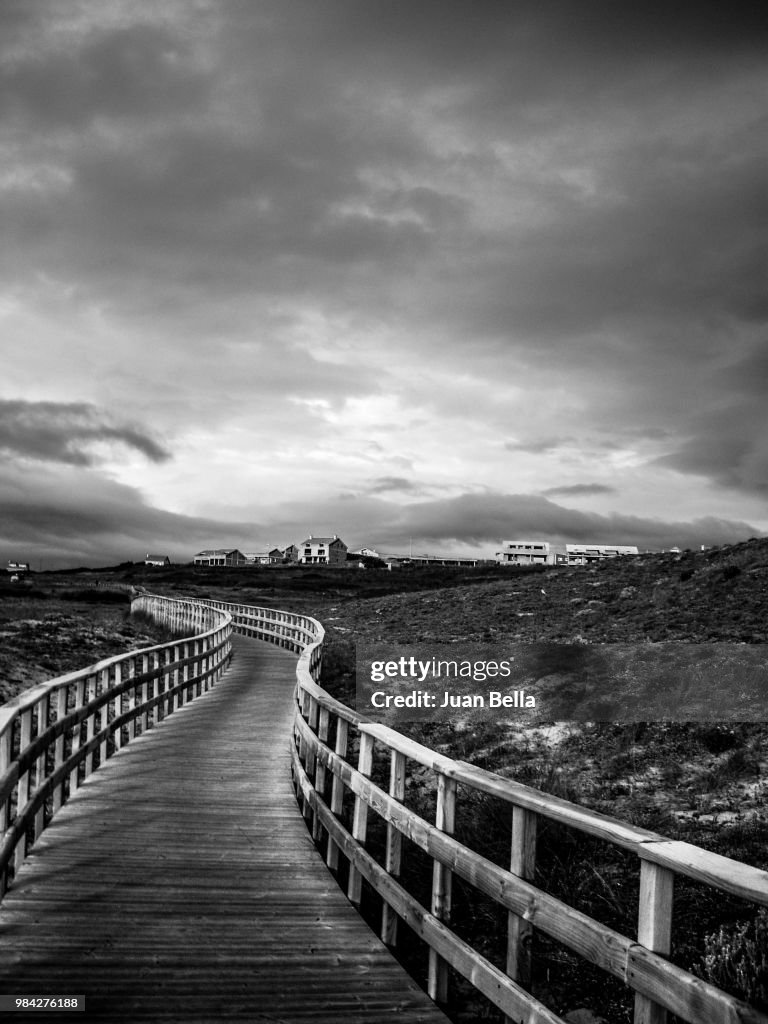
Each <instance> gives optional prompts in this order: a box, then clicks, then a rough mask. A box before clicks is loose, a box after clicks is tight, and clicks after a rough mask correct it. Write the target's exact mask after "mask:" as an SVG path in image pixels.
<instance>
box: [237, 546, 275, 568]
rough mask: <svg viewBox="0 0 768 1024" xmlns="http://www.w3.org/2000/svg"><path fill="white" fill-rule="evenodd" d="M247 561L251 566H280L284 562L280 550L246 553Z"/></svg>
mask: <svg viewBox="0 0 768 1024" xmlns="http://www.w3.org/2000/svg"><path fill="white" fill-rule="evenodd" d="M243 553H244V555H245V560H246V562H247V563H248V564H249V565H278V564H279V563H280V562H282V560H283V552H282V551H281V550H280V548H272V549H271V551H245V552H243Z"/></svg>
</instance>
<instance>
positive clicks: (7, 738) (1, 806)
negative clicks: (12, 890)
mask: <svg viewBox="0 0 768 1024" xmlns="http://www.w3.org/2000/svg"><path fill="white" fill-rule="evenodd" d="M11 730H12V726H11V725H10V724H9V725H8V727H7V728H6V729H4V730H3V731H2V732H0V778H2V776H3V775H4V774H5V773H6V772H7V771H8V768H9V767H10V764H11ZM10 803H11V798H10V796H9V797H8V799H7V800H3V801H2V802H0V836H1V835H3V834H4V833H5V830H6V829H7V828H8V818H9V809H10ZM7 888H8V879H7V872H6V871H4V870H0V898H2V897H3V896H4V895H5V891H6V889H7Z"/></svg>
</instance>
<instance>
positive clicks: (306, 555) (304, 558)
mask: <svg viewBox="0 0 768 1024" xmlns="http://www.w3.org/2000/svg"><path fill="white" fill-rule="evenodd" d="M346 561H347V545H346V544H345V543H344V541H343V540H341V538H340V537H337V536H336V534H334V535H333V536H332V537H313V536H312V534H311V533H310V535H309V537H308V538H307V539H306V540H305V541H304V542H303V543H302V544H299V562H301V563H302V565H344V564H345V563H346Z"/></svg>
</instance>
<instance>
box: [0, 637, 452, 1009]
mask: <svg viewBox="0 0 768 1024" xmlns="http://www.w3.org/2000/svg"><path fill="white" fill-rule="evenodd" d="M234 646H235V655H234V659H233V663H232V667H231V668H230V669H229V671H228V672H227V673H226V674H225V676H224V677H223V679H222V680H221V681H220V682H219V683H218V684H217V685H216V687H215V688H214V689H213V690H212V691H211V692H209V693H208V694H206V695H204V696H203V697H201V698H200V699H199V700H197V701H194V702H193V703H191V704H188V705H187V706H185V707H184V708H181V709H180V710H179V711H177V712H176V713H174V714H173V715H172V716H171V717H170V718H169V719H168V720H167V721H166V722H163V723H162V724H161V725H160V726H159V727H158V728H157V729H155V730H152V731H151V732H150V733H148V734H147V735H146V736H142V737H140V738H138V739H137V740H134V741H132V742H131V743H130V744H129V745H128V746H126V747H125V748H124V749H123V750H121V752H120V754H119V756H116V757H114V758H112V759H111V760H110V761H109V762H108V763H107V764H106V765H105V766H104V767H103V768H101V769H99V771H97V772H96V773H95V774H94V775H92V776H91V777H90V778H89V779H88V780H87V781H86V782H85V783H84V784H83V785H81V787H80V788H79V790H78V792H77V793H76V794H75V796H74V797H73V798H72V800H71V801H70V802H69V803H68V804H67V806H66V807H65V808H64V809H63V810H62V811H61V812H59V814H58V815H57V816H56V817H55V819H54V820H53V822H52V823H51V825H50V827H49V828H48V829H47V830H46V831H45V832H44V833H43V835H42V836H41V838H40V839H39V840H38V842H37V843H36V845H35V848H34V850H33V852H32V854H31V855H30V857H29V859H28V860H27V861H26V862H25V863H24V865H23V866H22V868H21V871H20V874H19V877H18V878H17V879H16V881H15V883H14V885H13V887H12V889H11V891H10V892H9V893H8V895H7V896H6V898H5V901H4V902H3V904H2V906H0V994H11V993H19V994H21V993H38V994H42V993H45V992H48V993H52V992H53V991H54V990H55V991H56V993H57V994H66V993H84V994H85V996H86V1006H87V1012H86V1019H87V1020H109V1021H115V1022H119V1021H126V1022H128V1021H131V1022H133V1021H137V1020H143V1021H185V1022H192V1021H194V1022H203V1021H210V1022H216V1021H225V1020H236V1019H239V1020H248V1021H252V1022H254V1024H259V1022H273V1024H288V1022H293V1021H296V1022H298V1021H329V1022H330V1021H334V1022H344V1021H348V1022H350V1024H351V1022H361V1024H362V1022H364V1021H385V1020H389V1019H393V1020H397V1021H400V1022H402V1024H416V1022H423V1024H445V1021H446V1018H445V1017H444V1015H443V1014H442V1013H441V1012H440V1011H439V1010H438V1009H437V1007H436V1006H435V1005H434V1004H433V1003H432V1002H431V1001H430V1000H429V999H428V998H427V996H426V995H425V994H424V993H423V992H422V991H421V990H420V989H419V988H418V986H417V985H416V984H415V983H414V982H413V981H412V980H411V979H410V978H409V977H408V975H407V974H406V973H405V972H404V971H403V970H402V969H401V968H400V967H399V965H398V964H397V963H396V961H395V960H394V959H393V957H392V956H391V954H390V953H389V951H388V950H387V949H386V947H385V946H383V945H382V944H381V943H380V942H379V941H378V940H377V939H376V937H375V936H374V935H373V933H372V932H371V931H370V930H369V929H368V928H367V926H366V925H365V924H364V923H363V922H362V921H361V919H360V918H359V916H358V914H357V913H356V911H355V909H354V908H353V907H352V906H351V905H350V904H349V903H348V902H347V900H346V899H345V897H344V896H343V894H342V893H341V891H340V890H339V889H338V887H337V885H336V883H335V881H334V880H333V879H332V878H331V876H330V875H329V874H328V872H327V870H326V868H325V866H324V865H323V863H322V861H321V859H320V857H319V856H318V854H317V852H316V850H315V849H314V847H313V844H312V841H311V839H310V836H309V834H308V833H307V829H306V825H305V823H304V821H303V819H302V817H301V814H300V812H299V810H298V808H297V805H296V802H295V800H294V796H293V790H292V786H291V782H290V773H289V764H290V757H289V736H290V732H291V720H292V706H291V699H290V694H291V691H292V685H293V679H294V670H295V655H292V654H289V653H287V652H285V651H282V650H280V649H277V648H274V647H271V646H270V645H267V644H264V643H262V642H259V641H255V640H246V639H244V638H240V637H236V638H234ZM16 1016H18V1019H20V1020H21V1019H27V1015H26V1014H24V1015H23V1017H22V1015H21V1014H18V1015H16V1014H8V1015H7V1019H9V1020H11V1019H14V1018H15V1017H16ZM4 1017H5V1015H4ZM47 1017H48V1015H47V1014H44V1015H43V1019H46V1018H47ZM50 1018H51V1019H56V1020H61V1019H62V1018H61V1015H60V1014H56V1015H55V1017H54V1015H53V1014H51V1015H50ZM36 1019H38V1020H39V1019H40V1015H39V1014H38V1015H37V1016H36ZM80 1019H82V1018H80Z"/></svg>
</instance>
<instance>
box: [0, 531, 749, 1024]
mask: <svg viewBox="0 0 768 1024" xmlns="http://www.w3.org/2000/svg"><path fill="white" fill-rule="evenodd" d="M97 583H98V584H99V586H96V584H97ZM127 584H135V585H143V586H146V587H148V588H149V589H156V590H158V591H159V592H161V593H166V594H171V595H175V596H180V597H185V596H189V597H202V598H204V597H211V598H217V599H221V600H237V601H239V602H243V603H249V604H257V605H266V606H271V607H285V608H290V609H292V610H296V611H301V612H305V613H307V614H311V615H314V616H316V617H317V618H318V619H320V620H321V621H322V622H323V624H324V625H325V627H326V631H327V644H326V651H325V657H324V676H323V681H324V685H326V686H327V687H328V689H330V690H331V692H333V693H334V695H335V696H338V697H339V698H340V699H342V700H344V701H346V702H347V703H351V704H354V701H355V647H356V644H357V643H359V642H366V643H375V642H387V643H397V644H405V643H413V642H417V641H418V642H429V641H434V642H441V643H442V642H454V643H460V642H478V641H482V642H490V643H494V644H503V643H510V642H513V643H518V642H525V643H527V642H529V641H555V642H557V643H563V644H565V643H568V644H580V645H591V644H602V643H621V644H623V645H625V649H626V650H627V651H629V652H632V651H633V650H634V651H636V652H637V653H636V655H634V665H635V667H634V668H632V666H631V665H629V664H628V666H627V667H626V672H625V673H624V676H625V681H626V682H627V685H630V683H631V684H632V685H635V684H636V683H637V681H638V678H639V677H638V673H637V665H638V664H640V663H641V662H642V656H643V648H644V645H646V644H648V643H649V642H650V643H657V642H661V641H665V642H670V641H675V642H678V643H679V642H682V643H684V644H689V645H701V644H705V643H706V644H710V645H718V644H719V645H722V644H723V643H728V644H729V645H749V646H750V651H749V652H748V653H749V654H750V655H753V654H754V650H753V649H752V645H761V644H764V643H766V641H768V540H753V541H749V542H746V543H744V544H737V545H732V546H729V547H724V548H717V549H713V550H711V551H704V552H683V553H680V554H659V555H643V556H639V557H633V558H627V559H622V560H620V561H615V562H608V563H603V564H601V565H598V566H594V567H579V568H575V567H574V568H554V567H552V568H547V569H539V568H536V569H534V570H520V569H515V568H510V567H497V566H488V567H482V568H477V569H453V568H441V567H430V568H405V569H400V570H395V571H391V572H388V571H386V570H373V569H369V570H365V571H362V570H359V569H356V568H328V569H325V568H322V567H312V568H301V567H282V566H275V567H260V568H244V569H222V570H211V569H201V568H193V567H191V566H189V567H179V566H172V567H168V568H164V569H162V568H161V569H154V570H152V569H147V568H145V567H144V566H138V565H137V566H132V565H125V566H120V567H117V568H115V569H113V570H107V571H103V572H100V573H95V572H89V571H87V570H83V571H81V572H79V573H77V574H74V575H73V574H40V575H36V576H34V577H33V578H32V580H31V581H27V582H26V583H25V584H24V586H25V588H27V590H26V593H25V594H24V596H23V597H22V596H19V595H20V594H21V593H22V591H21V590H16V591H14V594H13V595H9V594H8V593H7V591H8V590H9V589H10V588H9V587H6V588H5V590H3V592H2V593H1V594H0V630H2V632H3V633H4V640H5V643H4V645H3V649H2V650H3V654H2V655H1V656H2V657H3V658H4V659H5V661H4V662H3V663H2V664H0V678H2V679H5V680H8V681H10V682H11V683H12V685H13V686H14V687H16V688H18V686H21V685H24V680H25V678H27V675H26V674H27V673H30V675H29V677H28V678H27V685H28V684H29V683H30V682H34V681H37V678H45V677H46V675H53V674H56V673H58V672H61V671H65V670H67V669H69V668H75V667H81V666H82V665H84V664H87V663H88V662H89V661H93V660H95V659H96V658H97V657H104V656H105V655H106V654H108V653H118V652H119V651H121V650H126V649H128V647H131V646H133V647H136V646H142V645H145V644H146V643H151V642H157V640H156V638H155V637H152V636H150V633H149V631H147V632H145V631H144V625H143V624H136V623H131V622H130V621H129V620H128V619H126V618H125V611H124V608H122V607H121V605H120V603H115V604H111V603H110V602H111V601H112V600H114V601H116V602H117V601H118V598H117V597H116V596H114V595H115V594H116V593H120V592H121V588H124V587H125V586H126V585H127ZM14 586H17V585H15V584H14ZM35 590H37V591H42V592H43V593H42V594H41V593H38V594H34V591H35ZM98 592H103V593H104V595H105V599H99V600H97V599H96V598H95V597H92V596H91V595H92V594H94V593H98ZM109 593H112V594H113V596H112V597H106V595H107V594H109ZM122 593H124V590H122ZM86 594H87V595H88V596H84V595H86ZM74 595H77V597H75V596H74ZM67 616H71V617H72V619H70V620H69V621H67ZM75 619H77V623H78V624H77V626H75V622H74V620H75ZM68 630H69V632H68ZM78 630H79V632H78ZM736 650H737V649H736V648H735V647H729V652H730V654H731V656H732V655H733V652H734V651H736ZM702 651H704V648H698V653H699V654H700V653H701V652H702ZM628 657H629V655H628ZM675 657H678V658H680V659H683V660H684V658H687V657H688V654H687V652H682V651H681V649H678V653H677V654H676V655H675ZM712 657H713V658H714V657H716V649H715V648H714V647H713V648H712ZM745 657H746V655H745ZM68 659H69V660H68ZM631 660H632V659H631V658H630V661H631ZM681 665H682V660H681V661H680V663H679V664H675V665H673V669H674V670H675V674H676V675H675V677H676V678H677V679H678V680H679V679H680V677H681V671H680V666H681ZM22 666H23V667H22ZM630 669H632V670H631V671H630ZM32 673H35V678H31V675H32ZM40 673H42V676H41V675H40ZM633 673H634V674H633ZM641 675H642V673H641ZM641 681H642V680H641ZM646 681H647V680H646ZM2 685H6V686H7V682H6V683H5V684H2V683H0V686H2ZM726 690H727V687H726ZM13 692H15V690H14V691H13ZM686 693H687V694H688V698H689V699H690V704H689V705H688V707H689V710H690V713H691V714H693V713H694V712H695V713H696V714H697V715H698V716H699V717H703V716H701V715H700V712H701V711H702V708H701V706H700V704H699V705H697V704H696V703H695V698H696V687H695V686H693V685H691V686H689V687H688V689H687V691H686ZM9 695H10V693H8V692H7V691H6V693H5V699H7V696H9ZM2 698H3V691H2V690H0V699H2ZM725 698H726V704H727V698H728V693H727V692H726V693H725ZM723 706H724V707H725V706H726V705H723ZM747 707H748V705H747ZM649 717H652V716H649ZM677 717H680V716H679V715H678V716H677ZM711 717H712V720H711V721H709V722H704V721H699V722H698V723H690V722H671V721H663V720H654V721H636V722H634V721H633V722H628V723H625V724H614V723H612V722H598V723H596V724H582V725H575V724H571V725H562V724H557V725H554V726H553V725H548V724H546V723H540V724H538V725H537V726H535V727H531V728H524V727H522V726H519V725H515V724H514V723H511V722H508V721H507V722H503V723H494V722H488V721H473V722H462V721H455V722H452V723H442V724H432V723H430V724H426V725H420V726H417V725H413V726H410V727H408V730H407V731H409V732H410V733H411V735H413V736H414V738H416V739H419V740H420V741H421V742H424V743H426V744H428V745H430V746H432V747H435V748H437V749H439V750H441V751H442V752H444V753H447V754H448V755H450V756H452V757H455V758H459V759H464V760H467V761H471V762H474V763H476V764H479V765H481V766H483V767H486V768H488V769H491V770H493V771H496V772H500V773H501V774H506V775H508V776H510V777H512V778H515V779H518V780H519V781H521V782H524V783H526V784H528V785H531V786H534V787H536V788H538V789H542V790H545V791H547V792H550V793H554V794H556V795H559V796H562V797H564V798H566V799H568V800H572V801H574V802H576V803H580V804H583V805H585V806H589V807H592V808H594V809H596V810H600V811H603V812H605V813H608V814H611V815H613V816H615V817H619V818H622V819H624V820H627V821H630V822H632V823H634V824H637V825H639V826H642V827H646V828H650V829H652V830H654V831H657V832H661V833H663V834H665V835H669V836H670V837H672V838H678V839H683V840H685V841H687V842H691V843H695V844H697V845H700V846H702V847H705V848H707V849H711V850H714V851H716V852H718V853H722V854H724V855H727V856H730V857H734V858H736V859H738V860H743V861H745V862H747V863H750V864H753V865H755V866H758V867H763V868H766V869H768V852H767V851H768V813H766V808H765V800H766V794H767V792H768V790H767V789H766V768H767V767H768V727H766V723H764V722H762V721H759V720H755V716H754V715H752V716H751V720H749V721H746V720H741V721H740V720H733V721H722V720H718V718H719V717H722V716H720V715H719V712H718V711H717V710H716V711H715V713H713V715H712V716H711ZM746 717H747V716H745V718H746ZM407 799H408V802H409V805H410V806H412V807H413V808H414V809H417V810H420V811H422V812H423V813H424V814H425V816H426V817H430V816H431V814H432V813H433V806H434V794H433V793H432V792H431V791H430V789H429V787H428V786H427V785H426V784H425V782H424V780H423V779H422V778H421V777H420V775H419V773H418V772H417V773H415V774H414V775H413V778H412V781H411V784H410V786H409V791H408V796H407ZM457 827H458V830H459V833H460V835H461V836H462V838H464V839H465V840H466V841H467V842H468V843H469V844H470V845H473V846H474V847H475V848H478V849H480V850H481V851H482V852H483V853H485V854H486V855H487V856H490V857H492V858H493V859H496V860H497V861H498V862H499V863H505V862H506V858H507V857H508V843H509V821H508V811H507V810H505V809H504V808H502V807H500V806H498V805H497V804H495V802H494V801H492V800H490V799H486V798H481V797H478V796H473V797H471V798H470V797H468V796H466V795H464V796H463V797H462V799H461V800H460V810H459V822H458V826H457ZM577 847H578V848H577ZM585 854H586V856H585ZM422 867H423V865H422V864H421V862H420V858H419V857H418V856H417V855H414V856H413V858H412V859H411V860H410V863H409V862H406V866H405V870H406V875H407V877H408V879H409V884H411V886H412V888H413V889H414V891H417V892H418V891H419V887H422V888H423V889H425V891H426V887H427V886H428V877H427V876H422V875H421V874H420V871H421V868H422ZM536 882H537V884H538V885H540V886H542V887H543V888H545V889H547V890H549V891H551V892H553V893H555V894H556V895H562V896H563V897H564V898H567V899H568V900H569V902H574V900H575V901H576V903H577V904H578V906H579V907H580V909H582V910H584V911H585V912H587V913H589V914H590V915H592V916H594V917H596V918H598V919H599V920H601V921H604V922H605V923H606V924H608V925H610V926H611V927H614V928H616V929H618V930H620V931H623V932H624V933H625V934H628V935H632V934H633V931H634V928H635V916H636V909H637V870H636V865H635V864H633V863H632V858H629V857H627V855H625V854H623V853H622V852H621V851H617V850H614V849H612V848H609V847H607V846H606V844H600V843H594V844H591V843H587V844H586V845H585V843H584V840H583V839H579V840H578V844H577V837H576V836H575V835H574V834H573V833H571V832H569V831H568V830H566V829H562V828H556V827H554V826H546V827H545V828H543V829H542V832H541V835H540V838H539V848H538V858H537V878H536ZM675 905H676V910H675V929H676V930H675V935H674V952H673V957H674V959H675V960H676V962H678V963H679V964H681V966H684V967H686V968H687V969H689V970H693V971H694V972H696V973H698V974H699V975H700V976H702V977H704V978H707V979H708V980H711V981H712V982H714V983H715V984H718V985H720V986H721V987H723V988H724V989H726V990H727V991H730V992H732V993H734V994H736V995H740V996H741V997H742V998H746V999H748V1000H750V1001H751V1002H752V1003H753V1004H754V1005H756V1006H758V1007H761V1008H762V1009H763V1010H764V1011H766V1010H768V999H767V997H766V990H767V988H768V981H767V980H766V962H767V960H768V941H767V938H768V931H767V930H766V929H767V928H768V925H767V923H766V922H767V918H766V914H765V913H764V912H760V913H757V912H756V908H755V907H754V906H747V905H745V904H743V903H741V902H740V901H738V900H731V899H730V898H728V897H725V896H722V895H721V894H715V893H713V892H712V891H709V890H706V889H705V888H704V887H701V886H696V885H694V884H692V883H691V884H688V883H686V882H685V881H679V882H678V884H677V886H676V893H675ZM454 917H455V925H456V927H457V929H458V930H459V931H460V933H462V934H465V935H466V936H467V937H471V939H472V941H473V943H474V944H475V945H476V946H477V948H479V949H481V950H482V951H484V952H486V953H487V955H489V956H490V958H491V959H493V960H495V961H496V962H499V961H500V959H501V955H502V954H501V953H500V950H501V948H502V943H503V935H504V929H505V924H506V921H505V915H503V914H499V913H498V911H497V910H496V909H495V908H493V907H490V906H485V905H484V903H483V901H482V899H478V897H477V895H476V894H474V893H472V892H468V891H466V890H465V889H464V888H463V887H462V886H461V885H459V884H457V886H456V892H455V900H454ZM402 952H403V955H404V956H406V957H409V956H415V955H416V954H414V953H413V951H412V950H409V947H408V943H407V941H406V942H405V943H404V947H403V951H402ZM534 968H535V974H534V979H533V989H534V992H535V993H536V994H537V996H538V997H539V998H541V999H542V1000H543V1001H544V1002H546V1003H547V1004H548V1005H550V1006H552V1008H553V1009H555V1010H556V1011H557V1012H560V1013H565V1012H567V1011H569V1010H573V1009H576V1008H588V1009H589V1010H591V1011H592V1012H593V1013H594V1014H596V1015H598V1016H599V1017H602V1018H603V1019H605V1020H606V1021H608V1022H610V1024H627V1022H628V1021H629V1020H631V1013H630V1009H629V1002H628V998H627V994H626V990H625V989H624V987H623V986H621V985H620V984H619V983H618V982H617V983H616V984H613V983H612V982H610V981H609V980H608V979H607V978H606V976H605V975H603V974H601V973H599V972H596V971H595V972H593V971H591V970H590V969H589V968H588V967H586V966H585V965H584V963H583V961H578V960H577V958H576V957H573V956H571V955H570V954H569V953H568V952H567V951H566V950H564V949H562V948H559V947H556V946H555V945H554V944H553V943H549V942H547V941H546V940H545V939H544V938H543V937H541V936H537V939H536V946H535V955H534ZM454 991H455V993H456V998H455V1005H454V1006H453V1008H452V1011H451V1012H452V1013H453V1015H454V1016H455V1019H456V1021H457V1022H459V1024H469V1022H470V1021H476V1020H489V1021H492V1020H496V1019H498V1017H495V1016H494V1014H493V1012H492V1011H491V1010H489V1009H488V1007H487V1006H486V1005H485V1004H483V1003H482V1002H481V1001H479V1000H478V999H477V997H476V996H475V995H474V993H473V992H472V991H471V990H470V989H469V988H468V987H466V986H464V985H462V984H461V982H459V981H457V982H456V987H455V989H454Z"/></svg>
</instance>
